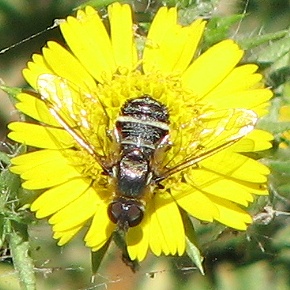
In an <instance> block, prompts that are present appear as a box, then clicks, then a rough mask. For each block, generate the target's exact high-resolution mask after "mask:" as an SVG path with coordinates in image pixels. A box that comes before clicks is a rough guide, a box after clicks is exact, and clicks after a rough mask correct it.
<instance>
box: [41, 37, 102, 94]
mask: <svg viewBox="0 0 290 290" xmlns="http://www.w3.org/2000/svg"><path fill="white" fill-rule="evenodd" d="M42 53H43V56H44V58H45V61H46V62H47V64H48V65H49V67H50V68H51V69H52V70H53V71H54V74H56V75H58V76H60V77H62V78H64V79H66V80H68V81H70V82H72V83H73V84H75V85H77V86H78V87H79V88H81V89H84V90H86V91H87V90H94V89H95V88H96V83H95V81H94V79H93V78H92V77H91V76H90V74H89V73H88V72H87V71H86V70H85V69H84V67H83V65H82V64H81V63H80V62H79V61H78V60H77V59H76V58H75V57H74V56H73V55H72V54H71V53H69V52H68V51H67V50H66V49H64V48H63V47H62V46H61V45H59V44H58V43H57V42H54V41H49V42H48V43H47V47H44V48H43V49H42Z"/></svg>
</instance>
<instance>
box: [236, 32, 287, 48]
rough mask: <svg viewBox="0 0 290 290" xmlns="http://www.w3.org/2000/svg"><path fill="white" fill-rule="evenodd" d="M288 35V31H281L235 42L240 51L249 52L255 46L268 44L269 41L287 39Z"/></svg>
mask: <svg viewBox="0 0 290 290" xmlns="http://www.w3.org/2000/svg"><path fill="white" fill-rule="evenodd" d="M288 35H289V31H288V30H281V31H277V32H274V33H267V34H263V35H258V36H252V37H247V38H243V39H240V40H237V42H238V43H239V45H240V46H241V48H242V49H244V50H249V49H253V48H255V47H257V46H260V45H262V44H264V43H269V42H270V41H273V40H278V39H280V38H283V37H287V36H288Z"/></svg>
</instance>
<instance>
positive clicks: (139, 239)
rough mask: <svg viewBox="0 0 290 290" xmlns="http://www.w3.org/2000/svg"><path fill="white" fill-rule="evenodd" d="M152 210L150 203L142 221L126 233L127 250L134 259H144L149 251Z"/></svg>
mask: <svg viewBox="0 0 290 290" xmlns="http://www.w3.org/2000/svg"><path fill="white" fill-rule="evenodd" d="M151 214H152V210H150V205H149V206H148V207H147V208H146V211H145V215H144V218H143V220H142V222H141V223H140V224H139V225H138V226H136V227H133V228H130V229H129V230H128V233H127V235H126V243H127V250H128V253H129V256H130V258H131V259H132V260H138V261H143V260H144V259H145V257H146V255H147V252H148V246H149V234H150V232H149V230H150V216H151Z"/></svg>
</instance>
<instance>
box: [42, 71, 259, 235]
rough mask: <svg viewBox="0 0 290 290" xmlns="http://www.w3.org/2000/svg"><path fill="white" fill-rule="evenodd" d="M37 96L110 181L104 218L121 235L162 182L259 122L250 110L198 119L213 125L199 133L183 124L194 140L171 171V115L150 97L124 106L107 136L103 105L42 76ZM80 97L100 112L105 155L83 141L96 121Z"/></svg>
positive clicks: (136, 220) (135, 221)
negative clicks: (110, 222) (169, 155)
mask: <svg viewBox="0 0 290 290" xmlns="http://www.w3.org/2000/svg"><path fill="white" fill-rule="evenodd" d="M38 90H39V93H40V96H41V100H42V101H43V102H44V104H45V105H46V107H47V109H48V110H49V112H50V114H51V115H52V116H53V117H54V119H55V120H56V121H57V123H58V124H59V125H60V126H61V127H62V128H63V129H65V130H66V131H67V132H68V133H69V134H70V135H71V136H72V137H73V139H74V140H75V141H76V142H77V143H78V145H79V146H80V147H81V148H82V149H84V150H85V151H86V152H87V153H89V154H90V155H91V156H93V158H94V159H95V160H96V162H97V163H98V164H99V165H100V166H101V168H102V170H103V172H104V173H105V174H107V175H108V176H109V178H110V179H111V180H112V183H113V188H114V198H113V200H112V202H111V203H110V205H109V207H108V215H109V218H110V219H111V221H112V222H114V223H116V224H117V225H118V226H119V228H121V229H123V230H127V229H128V228H130V227H134V226H137V225H138V224H140V222H141V221H142V219H143V216H144V212H145V210H146V198H147V197H148V194H150V192H151V193H152V191H154V188H156V187H158V186H159V187H161V186H162V185H161V181H163V180H165V179H166V178H168V177H170V176H172V175H173V174H176V173H178V172H181V171H183V170H185V169H187V168H189V167H193V166H196V165H197V163H198V162H200V161H202V160H204V159H206V158H208V157H210V156H212V155H214V154H216V153H218V152H220V151H222V150H224V149H225V148H227V147H229V146H231V145H233V144H234V143H235V142H237V141H238V140H240V139H241V138H242V137H244V136H245V135H246V134H248V133H249V132H250V131H251V130H253V128H254V125H255V123H256V121H257V116H256V114H255V113H254V112H253V111H251V110H246V109H227V110H221V111H218V112H211V113H206V114H204V115H202V116H201V117H200V119H204V120H215V122H214V123H213V124H214V125H210V124H211V123H210V121H205V122H204V124H205V125H204V127H201V128H199V129H197V124H196V123H197V120H194V119H193V120H191V121H190V122H188V123H187V124H183V127H184V128H185V127H186V128H187V129H189V130H192V131H194V132H195V134H193V137H194V140H191V141H190V142H189V143H188V144H183V145H180V146H181V147H182V148H179V150H187V151H188V154H187V156H186V157H185V158H183V160H181V161H179V162H177V163H176V162H175V163H173V165H171V166H170V162H169V161H168V160H167V161H166V162H165V159H166V156H167V152H168V151H169V150H172V147H174V146H175V144H174V140H173V142H172V141H171V138H172V136H173V134H172V133H173V132H172V131H171V129H170V121H169V120H170V113H169V111H168V108H167V107H166V106H165V105H164V104H162V103H161V102H160V101H158V100H156V99H154V98H153V97H152V96H150V95H146V94H144V95H140V96H138V97H136V98H133V99H129V100H127V101H126V102H125V103H124V104H123V106H122V107H121V110H120V111H119V115H118V117H117V118H116V121H115V123H114V124H113V129H112V130H110V129H109V122H110V118H109V116H108V114H107V112H106V109H105V107H104V105H103V104H102V102H101V101H100V100H99V99H98V98H96V97H95V96H94V97H92V95H90V94H89V93H85V92H82V90H81V89H80V88H78V87H77V86H75V85H74V84H72V83H70V82H69V81H67V80H66V79H63V78H61V77H58V76H55V75H50V74H44V75H41V76H40V77H39V79H38ZM80 94H81V95H82V96H83V98H85V99H87V100H90V101H91V103H92V104H94V106H95V108H96V109H97V110H100V112H101V115H100V117H99V118H98V120H99V121H98V122H100V127H101V124H102V126H103V125H104V124H105V125H104V126H103V127H104V130H103V134H102V136H103V137H101V138H102V140H100V142H99V145H98V146H99V147H108V146H107V145H106V144H109V150H108V151H109V152H105V151H106V150H104V151H103V153H100V152H101V151H100V150H97V147H98V146H96V145H95V144H94V145H93V144H91V142H90V140H89V138H88V137H87V136H88V134H86V132H88V131H89V130H92V127H93V122H96V121H93V120H91V119H90V112H89V110H88V109H86V108H85V107H82V105H81V102H80V100H78V99H76V98H75V97H73V96H77V95H80ZM78 106H79V107H78ZM103 121H104V122H103ZM103 123H104V124H103ZM207 125H208V126H207ZM94 126H95V127H96V124H94ZM227 127H229V128H227ZM182 130H183V129H182V128H181V129H180V131H181V132H182ZM177 136H178V134H177ZM204 136H206V138H205V137H204ZM176 138H178V137H176ZM199 140H204V141H203V142H199Z"/></svg>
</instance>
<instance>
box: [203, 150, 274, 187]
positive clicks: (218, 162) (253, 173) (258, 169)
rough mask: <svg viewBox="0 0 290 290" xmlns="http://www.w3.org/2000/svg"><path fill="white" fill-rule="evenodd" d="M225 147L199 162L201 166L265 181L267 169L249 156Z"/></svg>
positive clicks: (244, 177)
mask: <svg viewBox="0 0 290 290" xmlns="http://www.w3.org/2000/svg"><path fill="white" fill-rule="evenodd" d="M230 150H231V149H230V148H229V149H225V150H223V151H222V152H220V153H216V154H215V155H214V156H212V157H210V158H207V159H205V160H204V161H202V162H200V165H201V167H202V168H204V169H206V170H209V171H212V172H216V173H217V174H220V175H225V176H228V177H230V178H235V179H240V180H244V181H249V182H257V183H265V182H266V181H267V177H266V176H267V175H268V174H269V173H270V171H269V169H268V168H267V167H266V166H265V165H263V164H261V163H259V162H258V161H255V160H253V159H251V158H249V157H246V156H243V155H241V154H238V153H234V152H231V151H230Z"/></svg>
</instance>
